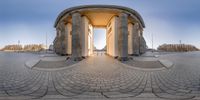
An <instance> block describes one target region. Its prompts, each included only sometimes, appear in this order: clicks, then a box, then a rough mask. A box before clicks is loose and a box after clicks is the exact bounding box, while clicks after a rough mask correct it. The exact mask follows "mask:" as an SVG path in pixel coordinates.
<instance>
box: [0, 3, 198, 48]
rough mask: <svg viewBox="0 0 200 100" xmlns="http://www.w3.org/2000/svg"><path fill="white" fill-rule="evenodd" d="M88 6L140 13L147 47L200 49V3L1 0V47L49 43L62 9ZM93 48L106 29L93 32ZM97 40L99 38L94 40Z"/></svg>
mask: <svg viewBox="0 0 200 100" xmlns="http://www.w3.org/2000/svg"><path fill="white" fill-rule="evenodd" d="M89 4H107V5H109V4H110V5H120V6H126V7H130V8H132V9H134V10H136V11H137V12H139V13H140V15H141V16H142V18H143V19H144V22H145V25H146V28H145V29H144V32H143V33H144V38H145V40H146V42H147V45H148V46H149V47H152V42H151V41H152V36H153V48H157V47H158V46H159V45H161V44H164V43H179V41H180V40H181V41H182V43H186V44H193V45H195V46H196V47H198V48H200V13H199V11H200V6H199V5H200V0H0V48H2V47H3V46H4V45H7V44H17V43H18V40H20V44H31V43H37V44H45V40H46V34H47V40H48V44H52V42H53V40H54V38H55V35H56V31H55V28H54V27H53V25H54V22H55V20H56V17H57V16H58V14H59V13H60V12H62V11H63V10H65V9H67V8H69V7H73V6H78V5H89ZM96 31H97V32H95V40H94V41H95V43H94V44H95V45H97V46H98V48H103V47H104V46H105V44H103V43H105V34H101V33H102V32H104V31H105V30H96ZM96 37H98V38H96Z"/></svg>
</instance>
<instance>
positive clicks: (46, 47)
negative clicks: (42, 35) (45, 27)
mask: <svg viewBox="0 0 200 100" xmlns="http://www.w3.org/2000/svg"><path fill="white" fill-rule="evenodd" d="M46 53H47V32H46Z"/></svg>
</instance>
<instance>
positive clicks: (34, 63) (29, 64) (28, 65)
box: [24, 59, 41, 69]
mask: <svg viewBox="0 0 200 100" xmlns="http://www.w3.org/2000/svg"><path fill="white" fill-rule="evenodd" d="M40 61H41V59H34V60H29V61H26V62H25V64H24V65H25V66H26V67H27V68H29V69H32V68H33V67H34V66H35V65H37V64H38V63H39V62H40Z"/></svg>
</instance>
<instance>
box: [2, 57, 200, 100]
mask: <svg viewBox="0 0 200 100" xmlns="http://www.w3.org/2000/svg"><path fill="white" fill-rule="evenodd" d="M188 55H191V54H188ZM30 56H31V57H35V56H36V55H33V54H9V53H6V54H2V53H1V55H0V63H1V64H0V99H2V98H9V97H18V98H23V99H24V98H25V99H30V98H35V99H42V98H48V97H49V98H63V99H67V98H68V99H109V98H111V99H120V98H124V99H126V98H134V97H135V98H137V97H138V96H139V95H141V94H144V93H150V94H153V95H154V96H155V97H156V98H160V99H175V100H176V99H192V98H195V97H199V96H200V73H199V72H200V66H199V64H198V62H197V63H194V60H193V59H196V61H198V60H199V57H200V56H199V55H198V56H195V57H196V58H195V57H193V59H190V60H187V63H184V59H186V58H185V57H186V56H185V57H183V56H181V55H169V56H166V57H165V58H166V59H167V58H168V57H172V59H171V60H172V61H176V62H175V65H174V66H173V67H172V68H171V69H164V70H159V71H158V70H157V71H152V70H151V71H150V70H138V69H134V67H133V68H131V67H127V66H126V65H124V64H121V63H120V62H118V61H116V60H114V59H112V58H110V57H108V56H105V55H98V56H93V57H90V58H88V59H85V60H83V61H81V62H79V63H77V64H75V65H73V67H66V68H65V69H63V70H55V71H54V70H51V71H45V70H34V69H29V68H27V67H25V66H24V62H25V61H26V60H27V59H29V58H30ZM173 56H174V57H173ZM51 96H53V97H51Z"/></svg>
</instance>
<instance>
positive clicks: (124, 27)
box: [118, 13, 128, 61]
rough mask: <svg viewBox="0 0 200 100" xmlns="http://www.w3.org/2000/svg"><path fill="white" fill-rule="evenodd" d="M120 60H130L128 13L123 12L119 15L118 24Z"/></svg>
mask: <svg viewBox="0 0 200 100" xmlns="http://www.w3.org/2000/svg"><path fill="white" fill-rule="evenodd" d="M118 26H119V27H118V31H119V32H118V60H120V61H126V60H128V15H127V14H125V13H121V14H120V15H119V25H118Z"/></svg>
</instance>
